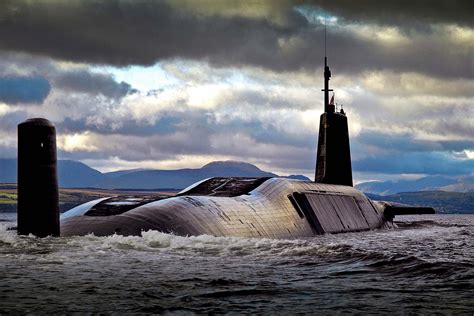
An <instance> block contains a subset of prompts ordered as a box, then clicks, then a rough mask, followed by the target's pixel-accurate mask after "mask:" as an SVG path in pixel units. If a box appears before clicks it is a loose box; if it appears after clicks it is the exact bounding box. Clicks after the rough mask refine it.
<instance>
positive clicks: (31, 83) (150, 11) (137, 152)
mask: <svg viewBox="0 0 474 316" xmlns="http://www.w3.org/2000/svg"><path fill="white" fill-rule="evenodd" d="M473 10H474V8H473V7H472V3H471V2H470V1H456V2H452V1H434V2H432V1H411V2H408V1H407V2H405V1H393V2H392V1H390V2H388V1H383V2H382V1H359V2H354V3H352V2H347V1H256V2H251V3H248V2H245V1H243V2H239V3H237V4H235V6H229V5H228V2H226V1H201V2H195V1H185V0H182V1H180V0H178V1H154V2H151V1H81V2H79V1H77V2H76V1H74V2H64V1H36V2H30V1H2V3H1V4H0V55H1V57H2V58H1V59H0V122H1V125H0V136H1V137H0V139H1V140H0V150H1V156H3V157H11V156H14V155H15V147H16V143H15V139H16V124H18V123H19V122H21V121H22V120H23V119H26V118H27V117H32V116H44V117H47V118H49V119H50V120H52V121H53V122H54V123H55V124H56V126H57V128H58V132H59V138H58V145H59V148H60V149H61V151H60V155H61V157H62V158H69V159H78V160H82V161H86V162H88V163H90V164H92V166H97V167H100V168H102V169H108V170H111V169H114V168H122V167H158V168H161V167H162V168H178V167H197V166H200V165H202V164H204V163H207V162H209V161H212V160H216V159H234V160H244V161H248V162H251V163H255V164H257V165H258V166H260V167H262V168H265V169H267V170H270V171H274V172H280V173H283V174H290V173H305V174H307V175H311V174H312V170H313V168H314V163H315V154H316V153H315V147H316V135H317V128H318V122H319V114H320V112H321V110H322V93H321V91H320V89H321V86H322V68H321V67H322V57H323V52H324V50H323V38H324V25H323V22H324V21H326V23H327V35H328V54H329V61H330V65H331V68H332V70H333V78H332V80H331V84H332V86H333V87H334V88H335V91H336V102H338V103H342V104H344V106H345V109H346V111H347V112H348V115H349V124H350V133H351V146H352V156H353V160H354V165H353V167H354V170H355V171H356V172H359V173H371V174H394V175H396V174H450V175H463V174H469V173H470V172H472V170H474V168H473V167H474V163H473V162H474V144H473V141H472V139H473V138H474V137H473V136H474V122H473V119H472V117H474V110H473V103H474V92H473V91H474V90H473V89H472V87H473V86H474V60H473V56H474V28H473V24H474V23H473V20H472V17H471V13H472V12H473ZM323 16H325V17H326V19H325V20H324V18H323ZM137 66H144V67H150V68H144V67H143V68H141V67H137ZM146 69H148V70H146ZM145 71H148V72H147V73H148V75H140V72H143V73H144V72H145ZM137 74H138V75H137Z"/></svg>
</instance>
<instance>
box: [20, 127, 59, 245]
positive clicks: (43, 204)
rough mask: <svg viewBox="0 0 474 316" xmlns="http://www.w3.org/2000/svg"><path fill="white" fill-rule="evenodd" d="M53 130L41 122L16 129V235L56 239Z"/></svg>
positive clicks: (56, 199) (56, 216)
mask: <svg viewBox="0 0 474 316" xmlns="http://www.w3.org/2000/svg"><path fill="white" fill-rule="evenodd" d="M58 203H59V197H58V176H57V158H56V129H55V127H54V125H53V124H52V123H51V122H50V121H48V120H47V119H44V118H33V119H29V120H26V121H24V122H23V123H21V124H19V125H18V214H17V215H18V228H17V229H18V234H19V235H28V234H33V235H35V236H38V237H46V236H59V204H58Z"/></svg>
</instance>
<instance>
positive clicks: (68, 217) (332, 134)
mask: <svg viewBox="0 0 474 316" xmlns="http://www.w3.org/2000/svg"><path fill="white" fill-rule="evenodd" d="M324 64H325V67H324V89H322V91H324V113H323V114H322V115H321V118H320V127H319V138H318V151H317V162H316V171H315V181H314V182H311V181H301V180H291V179H285V178H249V177H235V178H233V177H230V178H221V177H216V178H209V179H205V180H202V181H200V182H198V183H195V184H193V185H191V186H190V187H188V188H186V189H184V190H183V191H181V192H179V193H178V194H177V195H176V196H174V197H168V196H159V195H156V196H145V197H143V196H141V197H140V196H128V197H127V196H125V197H123V196H122V197H110V198H102V199H98V200H94V201H90V202H87V203H85V204H82V205H79V206H77V207H75V208H73V209H71V210H69V211H67V212H65V213H64V214H62V215H61V217H60V220H59V211H58V186H57V174H56V173H57V171H56V141H55V128H54V126H53V125H52V124H51V123H50V122H49V121H47V120H45V119H30V120H27V121H25V122H23V123H21V124H20V125H19V126H18V135H19V140H18V161H19V163H18V233H19V234H30V233H32V234H34V235H36V236H40V237H44V236H48V235H53V236H58V235H61V236H82V235H87V234H91V233H92V234H94V235H96V236H106V235H112V234H120V235H141V233H142V232H143V231H147V230H157V231H160V232H164V233H172V234H175V235H180V236H192V235H194V236H195V235H204V234H206V235H212V236H236V237H266V238H300V237H311V236H316V235H322V234H326V233H346V232H357V231H365V230H371V229H377V228H392V227H394V223H393V219H394V217H395V216H397V215H408V214H434V209H433V208H430V207H407V206H402V205H396V204H393V203H388V202H375V201H371V200H370V199H369V198H367V197H366V196H365V195H364V194H363V193H362V192H360V191H358V190H357V189H355V188H353V187H352V184H353V183H352V167H351V157H350V147H349V133H348V125H347V116H346V114H345V113H344V111H343V110H342V109H341V110H340V111H337V110H336V108H335V105H334V103H333V101H331V102H330V101H329V92H330V91H332V90H331V89H329V80H330V78H331V71H330V69H329V66H328V65H327V57H325V58H324Z"/></svg>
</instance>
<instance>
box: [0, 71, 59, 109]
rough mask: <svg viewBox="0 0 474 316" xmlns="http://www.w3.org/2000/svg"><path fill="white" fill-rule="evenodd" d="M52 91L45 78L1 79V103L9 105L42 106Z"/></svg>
mask: <svg viewBox="0 0 474 316" xmlns="http://www.w3.org/2000/svg"><path fill="white" fill-rule="evenodd" d="M50 90H51V86H50V84H49V82H48V80H47V79H46V78H44V77H40V76H37V77H3V78H1V77H0V101H1V102H4V103H7V104H18V103H22V104H41V103H43V101H44V100H45V99H46V97H47V96H48V95H49V92H50Z"/></svg>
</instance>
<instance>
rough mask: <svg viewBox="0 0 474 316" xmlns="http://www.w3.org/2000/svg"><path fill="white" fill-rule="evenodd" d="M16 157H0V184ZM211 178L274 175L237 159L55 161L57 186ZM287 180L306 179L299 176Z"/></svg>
mask: <svg viewBox="0 0 474 316" xmlns="http://www.w3.org/2000/svg"><path fill="white" fill-rule="evenodd" d="M16 172H17V161H16V159H6V158H2V159H0V183H16ZM211 177H278V175H277V174H275V173H272V172H267V171H263V170H261V169H260V168H258V167H257V166H255V165H253V164H250V163H246V162H241V161H232V160H229V161H213V162H210V163H208V164H206V165H204V166H202V167H201V168H194V169H193V168H184V169H175V170H160V169H129V170H117V171H113V172H106V173H102V172H100V171H98V170H96V169H94V168H91V167H89V166H88V165H86V164H84V163H82V162H80V161H75V160H58V178H59V185H60V187H62V188H98V189H178V190H179V189H183V188H185V187H187V186H189V185H191V184H193V183H194V182H197V181H200V180H203V179H206V178H211ZM289 178H291V179H301V180H309V179H308V178H306V177H305V176H302V175H291V176H289Z"/></svg>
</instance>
